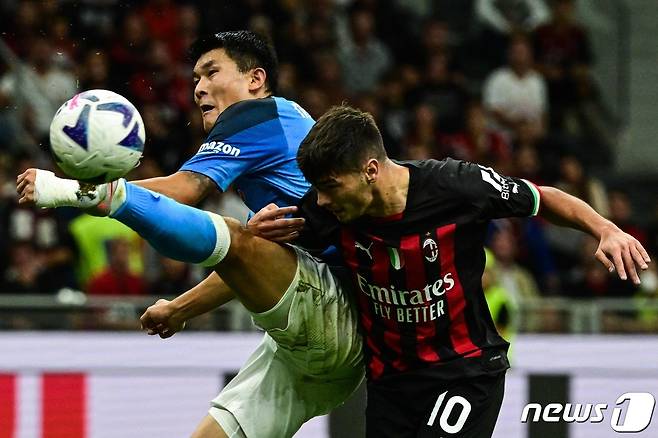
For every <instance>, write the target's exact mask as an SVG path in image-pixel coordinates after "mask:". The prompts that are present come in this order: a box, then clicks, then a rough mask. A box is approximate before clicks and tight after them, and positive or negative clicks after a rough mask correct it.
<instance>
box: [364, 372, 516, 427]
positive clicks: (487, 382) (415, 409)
mask: <svg viewBox="0 0 658 438" xmlns="http://www.w3.org/2000/svg"><path fill="white" fill-rule="evenodd" d="M398 377H399V378H398V379H396V380H397V381H396V382H391V381H388V382H375V383H371V384H369V385H368V405H367V407H366V437H367V438H407V437H418V438H430V437H431V438H490V437H491V435H492V433H493V430H494V426H495V425H496V420H497V419H498V413H499V412H500V406H501V405H502V403H503V393H504V391H505V371H502V372H499V373H496V374H486V375H481V376H476V377H469V378H465V379H461V380H452V381H450V380H438V379H428V378H427V376H418V375H405V376H398Z"/></svg>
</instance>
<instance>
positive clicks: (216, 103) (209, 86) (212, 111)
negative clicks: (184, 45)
mask: <svg viewBox="0 0 658 438" xmlns="http://www.w3.org/2000/svg"><path fill="white" fill-rule="evenodd" d="M193 75H194V101H195V102H196V104H197V106H198V107H199V109H200V110H201V118H202V119H203V129H204V130H205V131H206V132H209V131H210V129H211V128H212V127H213V125H214V124H215V122H216V121H217V117H219V115H220V114H221V113H222V111H224V110H225V109H226V108H227V107H229V106H230V105H232V104H234V103H236V102H239V101H241V100H245V99H249V98H250V94H249V82H250V77H251V76H250V72H245V73H241V72H240V71H239V70H238V66H237V64H236V63H235V61H233V60H232V59H231V58H229V57H228V55H227V54H226V52H225V51H224V49H213V50H211V51H209V52H206V53H204V54H203V55H201V57H200V58H199V59H198V61H197V62H196V65H195V66H194V71H193Z"/></svg>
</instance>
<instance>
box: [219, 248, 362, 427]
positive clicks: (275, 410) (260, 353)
mask: <svg viewBox="0 0 658 438" xmlns="http://www.w3.org/2000/svg"><path fill="white" fill-rule="evenodd" d="M292 248H294V250H295V252H296V253H297V272H296V274H295V278H294V279H293V281H292V283H291V284H290V286H289V287H288V290H287V291H286V292H285V294H284V295H283V297H282V298H281V300H280V301H279V302H278V303H277V304H276V306H274V307H273V308H272V309H270V310H268V311H267V312H264V313H259V314H253V319H254V322H255V323H256V325H258V326H259V327H261V328H263V329H264V330H265V331H266V334H265V336H264V338H263V341H262V342H261V344H260V345H259V346H258V348H257V349H256V351H255V352H254V353H253V354H252V355H251V357H250V358H249V359H248V360H247V363H246V364H245V365H244V366H243V367H242V369H241V370H240V372H239V373H238V375H237V376H236V377H235V378H234V379H233V380H231V382H230V383H229V384H228V385H227V386H226V387H225V388H224V389H223V390H222V391H221V393H220V394H219V395H218V396H217V397H216V398H215V399H214V400H213V401H212V402H211V405H212V407H211V409H210V411H209V413H210V415H212V416H213V418H215V420H217V422H218V423H219V424H220V425H221V426H222V429H224V430H225V431H226V432H227V433H228V431H232V433H233V435H229V436H236V437H240V436H246V437H248V438H258V437H263V438H285V437H291V436H293V435H294V434H295V433H296V432H297V430H298V429H299V428H300V427H301V425H302V424H303V423H304V422H306V421H307V420H309V419H311V418H312V417H315V416H318V415H324V414H326V413H328V412H329V411H331V410H332V409H334V408H336V407H337V406H340V405H341V404H342V403H343V402H344V401H345V400H346V399H347V398H348V397H349V396H350V395H351V394H352V393H353V392H354V391H355V390H356V389H357V388H358V386H359V384H360V383H361V381H362V380H363V377H364V367H363V360H362V359H363V358H362V350H361V336H360V335H359V333H358V329H357V314H356V309H355V307H354V306H353V305H352V303H351V298H350V291H349V290H348V289H347V288H348V287H349V286H348V285H345V284H342V283H339V282H338V281H337V279H336V278H335V277H334V275H333V274H332V273H331V271H330V270H329V267H328V266H327V265H326V264H324V263H322V262H319V261H318V260H316V259H315V258H313V257H312V256H310V255H309V254H308V253H306V252H304V251H303V250H300V249H299V248H296V247H292ZM226 411H228V412H229V413H230V414H232V416H233V418H234V419H235V420H236V421H237V423H238V425H239V428H237V427H236V426H237V425H236V424H234V422H232V421H231V419H230V416H227V415H226ZM231 423H233V424H231Z"/></svg>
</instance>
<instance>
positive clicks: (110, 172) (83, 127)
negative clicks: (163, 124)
mask: <svg viewBox="0 0 658 438" xmlns="http://www.w3.org/2000/svg"><path fill="white" fill-rule="evenodd" d="M145 140H146V131H145V129H144V122H143V121H142V116H140V115H139V112H138V111H137V109H136V108H135V106H134V105H133V104H132V103H130V101H128V99H126V98H125V97H123V96H121V95H120V94H117V93H115V92H113V91H109V90H89V91H84V92H82V93H79V94H76V95H75V96H73V97H72V98H71V99H70V100H68V101H67V102H66V103H64V105H62V106H61V107H60V108H59V109H58V110H57V113H55V117H53V121H52V122H51V123H50V148H51V152H52V154H53V158H54V159H55V162H56V163H57V165H58V166H59V167H60V168H61V169H62V170H63V171H64V173H66V174H67V175H68V176H70V177H72V178H75V179H77V180H80V181H85V182H90V183H96V184H98V183H102V182H108V181H112V180H115V179H117V178H121V177H122V176H124V175H126V174H127V173H128V172H129V171H130V170H132V169H133V168H135V167H136V166H137V165H138V164H139V160H140V158H141V157H142V153H143V151H144V141H145Z"/></svg>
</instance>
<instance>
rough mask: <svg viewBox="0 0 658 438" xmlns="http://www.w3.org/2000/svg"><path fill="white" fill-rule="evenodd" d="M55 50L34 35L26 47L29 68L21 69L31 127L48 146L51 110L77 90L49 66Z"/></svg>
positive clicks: (71, 79) (64, 74)
mask: <svg viewBox="0 0 658 438" xmlns="http://www.w3.org/2000/svg"><path fill="white" fill-rule="evenodd" d="M54 56H55V51H54V50H53V47H52V44H51V43H50V40H49V39H48V38H46V37H44V36H34V37H33V38H32V39H31V44H30V56H29V66H30V68H29V69H26V70H25V77H23V78H22V80H23V81H25V82H24V89H23V90H22V92H23V93H24V94H25V98H26V100H27V102H29V103H30V107H31V109H32V111H31V114H33V116H34V118H33V120H32V123H31V127H32V129H33V130H34V132H35V133H36V136H37V139H38V140H39V142H40V143H41V144H44V145H47V144H48V129H49V128H50V121H51V120H52V117H53V115H54V114H55V111H57V108H59V107H60V105H62V104H63V103H64V102H65V101H67V100H68V99H70V98H71V97H72V96H73V95H74V94H75V93H76V90H77V86H76V81H75V77H74V76H73V75H72V74H71V73H70V72H68V71H66V70H62V69H60V68H58V67H57V66H56V65H55V64H54V63H53V57H54Z"/></svg>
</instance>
